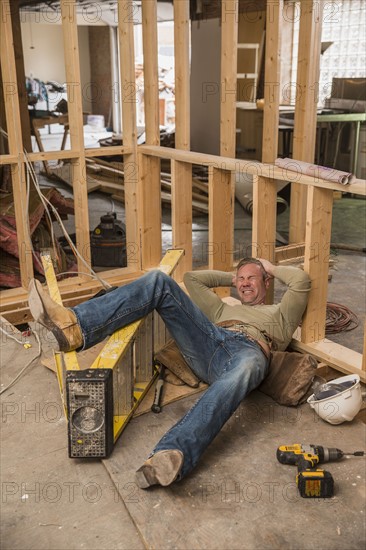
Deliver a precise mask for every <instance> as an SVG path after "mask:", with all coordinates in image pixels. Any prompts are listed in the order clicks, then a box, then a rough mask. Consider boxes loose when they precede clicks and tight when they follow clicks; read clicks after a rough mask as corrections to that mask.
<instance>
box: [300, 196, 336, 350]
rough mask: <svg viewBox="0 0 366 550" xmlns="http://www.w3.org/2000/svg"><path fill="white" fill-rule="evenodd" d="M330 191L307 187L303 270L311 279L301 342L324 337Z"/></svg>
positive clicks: (330, 216) (330, 228) (330, 210)
mask: <svg viewBox="0 0 366 550" xmlns="http://www.w3.org/2000/svg"><path fill="white" fill-rule="evenodd" d="M332 207H333V192H332V191H330V190H329V189H320V188H319V187H309V189H308V205H307V214H306V220H307V228H306V239H305V258H304V270H305V271H306V272H307V273H308V274H309V276H310V279H311V293H310V296H309V301H308V305H307V308H306V313H305V315H304V318H303V322H302V327H301V340H302V341H303V342H306V343H307V342H316V341H318V340H321V339H323V338H324V337H325V317H326V305H327V290H328V271H329V257H330V237H331V230H332Z"/></svg>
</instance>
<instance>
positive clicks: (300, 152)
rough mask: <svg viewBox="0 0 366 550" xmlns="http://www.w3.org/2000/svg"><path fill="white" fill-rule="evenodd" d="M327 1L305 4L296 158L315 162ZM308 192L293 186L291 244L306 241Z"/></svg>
mask: <svg viewBox="0 0 366 550" xmlns="http://www.w3.org/2000/svg"><path fill="white" fill-rule="evenodd" d="M322 11H323V2H318V1H316V0H302V1H301V15H300V35H299V51H298V63H297V83H296V88H297V94H296V106H295V120H294V137H293V155H292V156H293V158H294V159H297V160H303V161H305V162H313V161H314V154H315V137H316V111H317V102H318V84H319V64H320V40H321V28H322ZM305 213H306V189H304V188H303V187H302V186H299V185H297V184H296V183H295V184H294V183H293V184H292V186H291V208H290V237H289V238H290V242H291V243H298V242H302V241H304V238H305Z"/></svg>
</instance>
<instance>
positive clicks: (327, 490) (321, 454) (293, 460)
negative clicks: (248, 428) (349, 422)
mask: <svg viewBox="0 0 366 550" xmlns="http://www.w3.org/2000/svg"><path fill="white" fill-rule="evenodd" d="M364 454H365V453H364V451H355V452H353V453H345V452H343V451H341V450H340V449H335V448H328V447H322V446H321V445H302V444H300V443H296V444H294V445H282V446H281V447H278V449H277V460H278V461H279V462H281V464H293V465H296V466H297V470H298V473H297V476H296V484H297V487H298V490H299V493H300V495H301V496H302V497H304V498H316V497H321V498H330V497H332V496H333V495H334V479H333V476H332V474H331V473H330V472H327V471H325V470H323V469H321V468H317V465H318V464H320V463H322V462H333V461H336V460H341V459H342V458H343V457H344V456H364Z"/></svg>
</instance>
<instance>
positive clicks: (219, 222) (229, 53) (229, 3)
mask: <svg viewBox="0 0 366 550" xmlns="http://www.w3.org/2000/svg"><path fill="white" fill-rule="evenodd" d="M237 45H238V1H237V0H223V1H222V6H221V73H220V74H221V82H220V154H221V156H222V157H231V158H235V141H236V79H237V76H236V75H237ZM221 166H222V167H223V168H226V166H225V163H222V164H221ZM234 178H235V175H234V173H232V172H230V171H228V170H219V171H217V169H216V168H215V167H212V168H210V171H209V210H210V217H209V244H210V247H211V248H212V251H211V253H209V267H210V269H222V270H228V269H231V268H232V265H233V250H234V192H235V189H234ZM220 294H221V292H220Z"/></svg>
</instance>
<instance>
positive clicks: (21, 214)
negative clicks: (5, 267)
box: [0, 0, 33, 288]
mask: <svg viewBox="0 0 366 550" xmlns="http://www.w3.org/2000/svg"><path fill="white" fill-rule="evenodd" d="M0 9H1V14H0V16H1V17H0V35H1V36H0V41H1V43H0V46H1V47H0V55H1V71H2V79H3V86H4V100H5V114H6V121H7V130H8V146H9V157H10V158H11V157H13V158H14V157H16V158H17V162H16V163H15V162H14V163H13V164H11V176H12V184H13V196H14V207H15V216H16V224H17V240H18V249H19V263H20V266H21V271H20V277H21V282H22V286H23V287H25V288H28V284H29V281H30V279H31V278H32V277H33V262H32V243H31V241H30V235H29V229H28V227H29V226H28V224H27V223H24V220H27V198H26V197H27V193H26V179H25V167H24V164H23V162H22V157H23V140H22V127H21V123H20V110H19V97H18V86H17V75H16V69H15V57H14V50H13V32H12V25H11V15H10V3H9V0H2V2H1V4H0ZM9 157H8V158H9ZM6 158H7V156H5V160H6Z"/></svg>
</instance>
